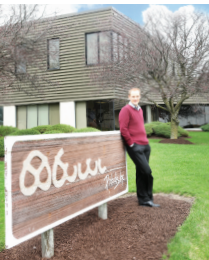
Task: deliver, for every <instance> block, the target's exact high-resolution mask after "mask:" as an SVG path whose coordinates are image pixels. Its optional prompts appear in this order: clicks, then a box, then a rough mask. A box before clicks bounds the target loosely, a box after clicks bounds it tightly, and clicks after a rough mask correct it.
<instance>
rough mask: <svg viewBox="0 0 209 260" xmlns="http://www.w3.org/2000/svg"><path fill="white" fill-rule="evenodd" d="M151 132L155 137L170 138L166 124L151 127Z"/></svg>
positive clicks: (169, 128) (169, 131)
mask: <svg viewBox="0 0 209 260" xmlns="http://www.w3.org/2000/svg"><path fill="white" fill-rule="evenodd" d="M153 131H154V133H155V134H156V135H157V136H164V137H167V138H170V136H171V127H170V126H169V125H167V124H163V125H156V126H154V127H153Z"/></svg>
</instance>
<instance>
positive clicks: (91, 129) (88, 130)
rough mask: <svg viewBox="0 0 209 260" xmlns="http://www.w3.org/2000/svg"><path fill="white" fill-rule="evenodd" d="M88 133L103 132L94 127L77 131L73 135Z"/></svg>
mask: <svg viewBox="0 0 209 260" xmlns="http://www.w3.org/2000/svg"><path fill="white" fill-rule="evenodd" d="M86 132H101V131H100V130H98V129H96V128H93V127H85V128H81V129H75V130H74V131H73V133H86Z"/></svg>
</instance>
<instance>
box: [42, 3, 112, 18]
mask: <svg viewBox="0 0 209 260" xmlns="http://www.w3.org/2000/svg"><path fill="white" fill-rule="evenodd" d="M112 9H114V8H113V7H112V6H110V7H102V8H97V9H93V10H88V11H82V12H74V13H69V14H61V15H57V16H56V15H55V16H54V17H53V16H50V17H46V18H44V19H47V18H55V19H62V18H67V17H71V16H78V15H83V14H89V13H98V12H104V11H108V10H112Z"/></svg>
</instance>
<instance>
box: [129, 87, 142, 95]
mask: <svg viewBox="0 0 209 260" xmlns="http://www.w3.org/2000/svg"><path fill="white" fill-rule="evenodd" d="M135 90H138V91H139V94H140V93H141V90H140V89H139V88H131V89H129V91H128V95H129V96H130V95H131V91H135Z"/></svg>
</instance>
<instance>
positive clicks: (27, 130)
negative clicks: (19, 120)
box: [10, 129, 40, 135]
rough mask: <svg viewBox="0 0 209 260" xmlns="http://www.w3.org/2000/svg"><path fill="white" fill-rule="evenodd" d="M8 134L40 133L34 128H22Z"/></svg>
mask: <svg viewBox="0 0 209 260" xmlns="http://www.w3.org/2000/svg"><path fill="white" fill-rule="evenodd" d="M10 135H40V133H39V131H37V130H34V129H24V130H17V131H16V132H14V133H11V134H10Z"/></svg>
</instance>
